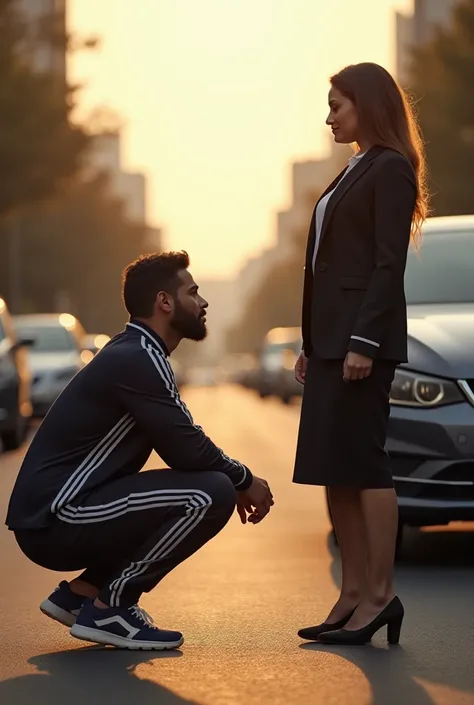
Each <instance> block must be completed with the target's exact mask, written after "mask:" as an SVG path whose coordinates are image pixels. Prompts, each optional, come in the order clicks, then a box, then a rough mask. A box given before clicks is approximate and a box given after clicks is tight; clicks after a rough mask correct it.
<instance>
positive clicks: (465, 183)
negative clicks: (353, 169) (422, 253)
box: [410, 0, 474, 215]
mask: <svg viewBox="0 0 474 705" xmlns="http://www.w3.org/2000/svg"><path fill="white" fill-rule="evenodd" d="M473 85H474V0H464V1H463V2H461V3H460V4H459V5H458V6H457V7H456V8H455V9H454V11H453V15H452V23H451V25H448V26H446V27H440V28H437V29H436V30H435V34H434V36H433V39H432V40H431V41H430V42H429V43H428V44H426V45H425V46H423V47H421V48H419V49H417V50H415V51H414V53H413V62H412V67H411V81H410V90H411V92H412V93H413V94H414V97H415V98H417V99H418V112H419V119H420V125H421V128H422V131H423V134H424V138H425V141H426V150H427V158H428V166H429V172H430V186H431V192H432V194H433V203H432V205H433V211H434V214H435V215H452V214H465V213H472V210H473V202H472V175H473V173H474V171H473V163H474V94H473V91H472V86H473Z"/></svg>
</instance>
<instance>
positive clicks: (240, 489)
mask: <svg viewBox="0 0 474 705" xmlns="http://www.w3.org/2000/svg"><path fill="white" fill-rule="evenodd" d="M245 472H246V475H245V479H244V480H243V481H242V482H240V483H239V484H238V485H234V487H235V489H236V490H237V492H245V490H248V488H249V487H250V485H251V484H252V482H253V475H252V473H251V472H250V470H249V469H248V468H245Z"/></svg>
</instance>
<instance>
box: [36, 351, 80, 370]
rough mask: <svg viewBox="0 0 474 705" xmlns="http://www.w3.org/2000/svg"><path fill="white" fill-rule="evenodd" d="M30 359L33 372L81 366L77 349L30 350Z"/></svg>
mask: <svg viewBox="0 0 474 705" xmlns="http://www.w3.org/2000/svg"><path fill="white" fill-rule="evenodd" d="M28 359H29V363H30V368H31V370H32V372H33V373H35V372H47V371H49V370H62V369H64V368H65V367H77V369H79V367H81V358H80V355H79V353H77V352H76V351H74V350H72V351H66V352H34V351H32V350H30V351H29V354H28Z"/></svg>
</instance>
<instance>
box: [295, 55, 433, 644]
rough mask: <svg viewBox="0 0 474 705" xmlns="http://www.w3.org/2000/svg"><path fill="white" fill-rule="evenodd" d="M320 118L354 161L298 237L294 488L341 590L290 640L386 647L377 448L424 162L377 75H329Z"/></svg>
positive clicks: (422, 212)
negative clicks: (327, 545) (327, 509)
mask: <svg viewBox="0 0 474 705" xmlns="http://www.w3.org/2000/svg"><path fill="white" fill-rule="evenodd" d="M329 110H330V112H329V116H328V118H327V120H326V122H327V124H328V125H329V126H330V127H331V129H332V132H333V135H334V140H335V141H336V142H338V143H340V144H354V145H355V149H356V153H355V155H354V156H353V157H352V158H351V159H350V160H349V164H348V166H347V167H346V169H345V170H344V171H343V172H342V173H341V174H339V176H338V177H337V178H336V179H335V180H334V181H333V182H332V183H331V184H330V185H329V186H328V188H327V189H326V191H325V192H324V194H323V195H322V197H321V198H320V200H319V202H318V203H317V205H316V208H315V211H314V213H313V218H312V221H311V226H310V231H309V238H308V245H307V251H306V267H305V280H304V294H303V351H302V353H301V355H300V357H299V359H298V362H297V363H296V377H297V379H298V380H299V381H300V382H301V383H303V384H304V385H305V389H304V395H303V404H302V410H301V421H300V429H299V436H298V447H297V454H296V462H295V471H294V477H293V481H294V482H296V483H301V484H306V485H325V486H326V487H328V494H329V501H330V506H331V513H332V516H333V519H334V524H335V529H336V534H337V538H338V541H339V545H340V550H341V562H342V587H341V594H340V597H339V599H338V600H337V602H336V604H335V605H334V606H333V608H332V609H331V610H330V612H329V614H328V616H327V617H326V619H325V621H324V622H323V623H322V624H320V625H318V626H316V627H308V628H306V629H302V630H300V631H299V632H298V633H299V636H301V637H302V638H304V639H310V640H318V641H321V642H323V643H328V644H329V643H330V644H363V643H366V642H368V641H370V639H371V637H372V635H373V634H374V633H375V632H376V631H377V630H378V629H380V628H381V627H383V626H385V625H387V635H388V641H389V642H390V643H398V640H399V636H400V628H401V624H402V620H403V606H402V603H401V602H400V600H399V598H398V597H396V596H395V593H394V588H393V577H392V574H393V563H394V558H395V542H396V535H397V526H398V506H397V498H396V494H395V490H394V487H393V480H392V475H391V470H390V464H389V458H388V456H387V453H386V451H385V449H384V447H385V440H386V433H387V423H388V417H389V393H390V387H391V383H392V381H393V377H394V373H395V368H396V366H397V364H398V363H401V362H405V361H406V360H407V320H406V301H405V293H404V283H403V280H404V271H405V265H406V258H407V251H408V247H409V243H410V239H411V240H412V241H413V242H415V243H416V242H417V240H418V238H419V237H420V228H421V226H422V223H423V221H424V219H425V217H426V215H427V211H428V197H427V191H426V185H425V162H424V156H423V147H422V140H421V136H420V133H419V131H418V128H417V125H416V122H415V119H414V117H413V114H412V111H411V107H410V105H409V103H408V101H407V99H406V97H405V96H404V94H403V92H402V91H401V89H400V88H399V87H398V86H397V84H396V82H395V81H394V80H393V78H392V77H391V76H390V74H389V73H388V72H387V71H386V70H385V69H383V68H382V67H381V66H378V65H377V64H372V63H363V64H357V65H354V66H348V67H347V68H345V69H343V70H342V71H341V72H340V73H338V74H336V75H335V76H333V77H332V78H331V89H330V91H329Z"/></svg>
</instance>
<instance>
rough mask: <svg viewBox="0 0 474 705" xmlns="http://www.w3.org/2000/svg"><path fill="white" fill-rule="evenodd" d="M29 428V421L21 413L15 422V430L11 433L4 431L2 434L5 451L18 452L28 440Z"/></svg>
mask: <svg viewBox="0 0 474 705" xmlns="http://www.w3.org/2000/svg"><path fill="white" fill-rule="evenodd" d="M27 427H28V422H27V420H26V419H24V418H23V416H21V414H20V413H18V415H17V418H16V421H15V428H14V429H13V430H11V431H4V432H3V433H2V443H3V448H4V450H16V449H17V448H19V447H20V446H21V444H22V443H23V441H24V440H25V438H26V431H27Z"/></svg>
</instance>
